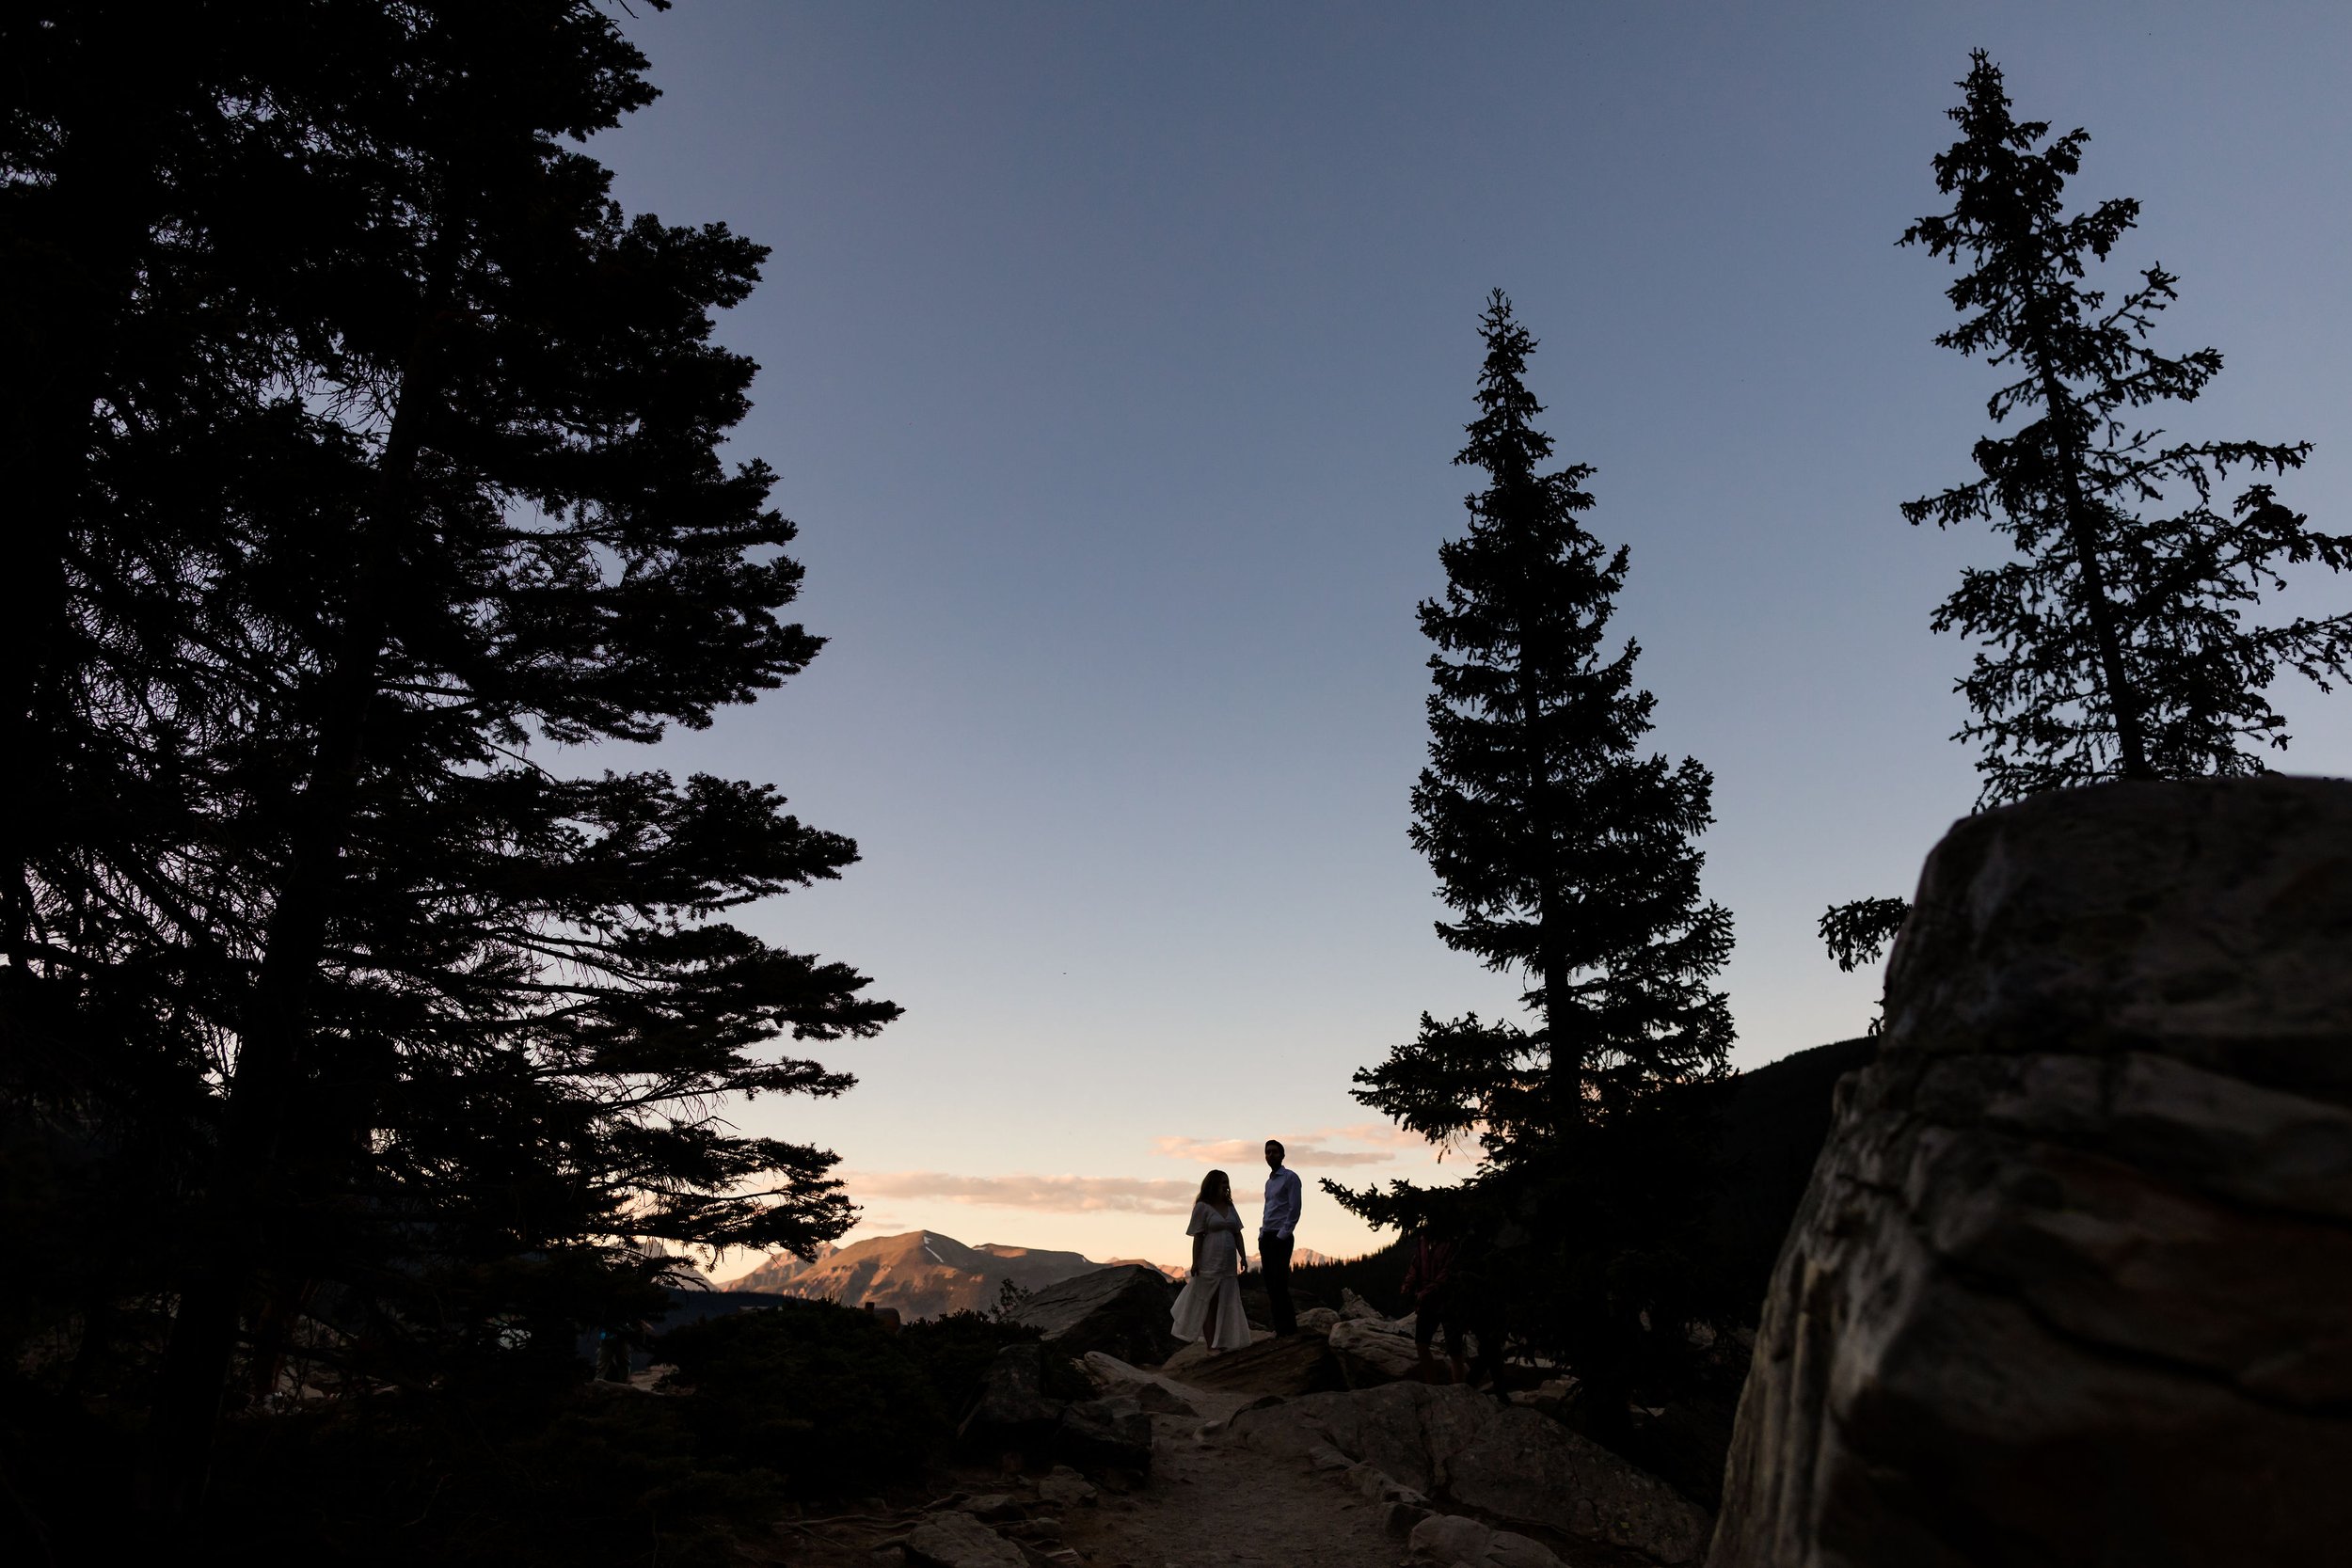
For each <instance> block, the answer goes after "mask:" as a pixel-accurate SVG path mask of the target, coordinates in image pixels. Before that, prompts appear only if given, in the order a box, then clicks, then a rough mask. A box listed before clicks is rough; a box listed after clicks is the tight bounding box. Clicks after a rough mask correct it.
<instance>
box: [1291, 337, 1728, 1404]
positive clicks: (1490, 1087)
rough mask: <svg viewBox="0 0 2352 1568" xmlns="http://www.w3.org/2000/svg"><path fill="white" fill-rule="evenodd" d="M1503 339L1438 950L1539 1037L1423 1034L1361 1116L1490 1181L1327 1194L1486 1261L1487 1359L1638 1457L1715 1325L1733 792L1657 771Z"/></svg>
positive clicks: (1471, 457)
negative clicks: (1710, 1273)
mask: <svg viewBox="0 0 2352 1568" xmlns="http://www.w3.org/2000/svg"><path fill="white" fill-rule="evenodd" d="M1480 330H1481V336H1482V337H1483V338H1484V340H1485V342H1486V363H1485V365H1484V367H1483V369H1482V371H1481V372H1480V375H1479V383H1478V408H1479V415H1478V418H1477V419H1476V420H1473V421H1472V422H1471V423H1470V426H1469V436H1470V439H1469V441H1468V443H1467V444H1466V445H1465V446H1464V447H1463V449H1462V451H1461V452H1460V454H1459V455H1458V456H1457V457H1456V458H1455V459H1454V461H1455V462H1456V463H1459V464H1462V465H1464V466H1466V467H1477V468H1480V469H1483V470H1484V471H1485V473H1486V486H1485V488H1483V489H1482V490H1480V491H1479V492H1478V493H1476V494H1475V495H1472V496H1470V497H1469V498H1468V499H1467V502H1466V504H1467V506H1468V508H1469V511H1470V527H1469V530H1468V531H1467V532H1466V533H1465V534H1464V535H1463V536H1462V537H1460V538H1457V539H1453V540H1449V541H1448V542H1447V543H1446V544H1444V545H1443V546H1440V548H1439V557H1440V559H1441V560H1442V561H1443V562H1444V564H1445V569H1446V590H1445V593H1444V594H1443V596H1442V597H1439V598H1437V599H1432V600H1430V601H1428V602H1426V603H1424V604H1422V606H1421V610H1420V613H1421V625H1422V632H1423V633H1424V634H1425V635H1426V636H1427V637H1428V638H1429V640H1430V641H1432V642H1433V643H1435V644H1436V645H1437V651H1436V652H1435V653H1434V654H1432V655H1431V657H1430V659H1429V668H1430V673H1431V677H1432V684H1433V687H1434V689H1433V690H1432V692H1431V694H1430V697H1429V732H1430V741H1429V766H1428V767H1427V768H1425V769H1423V770H1422V775H1421V779H1420V782H1419V784H1417V785H1416V787H1415V789H1414V791H1413V828H1412V840H1413V844H1414V846H1415V847H1417V848H1419V849H1420V850H1421V851H1422V853H1423V854H1424V855H1426V856H1427V857H1428V858H1429V863H1430V865H1431V867H1432V869H1434V870H1435V871H1436V872H1437V873H1438V880H1439V883H1440V888H1439V895H1440V896H1441V897H1442V898H1443V899H1444V900H1445V902H1446V903H1447V905H1448V906H1449V907H1451V908H1452V909H1453V910H1454V912H1455V918H1454V919H1453V920H1451V921H1445V922H1440V923H1439V924H1438V937H1439V938H1440V939H1441V940H1442V941H1444V942H1445V943H1446V944H1447V945H1448V946H1450V947H1453V948H1454V949H1456V950H1458V951H1462V952H1468V953H1474V954H1476V955H1477V956H1478V957H1479V958H1482V959H1483V960H1485V962H1486V965H1487V966H1488V967H1489V968H1491V969H1495V970H1499V971H1502V972H1504V973H1511V974H1523V975H1524V976H1525V977H1526V979H1527V982H1528V989H1527V990H1526V991H1525V992H1524V994H1523V996H1522V999H1521V1000H1522V1003H1523V1005H1524V1006H1526V1008H1527V1009H1528V1011H1529V1012H1530V1013H1531V1014H1532V1015H1533V1022H1532V1023H1531V1024H1523V1023H1519V1022H1514V1021H1511V1020H1507V1019H1497V1020H1491V1021H1489V1020H1485V1019H1481V1018H1479V1017H1478V1016H1477V1015H1475V1014H1472V1015H1469V1016H1466V1017H1463V1018H1457V1019H1453V1020H1450V1021H1447V1022H1438V1020H1436V1019H1434V1018H1432V1017H1430V1016H1429V1015H1427V1014H1423V1015H1422V1020H1421V1031H1420V1034H1419V1036H1418V1037H1417V1038H1415V1039H1414V1040H1412V1041H1411V1042H1410V1043H1408V1044H1405V1045H1401V1046H1399V1047H1397V1048H1395V1049H1394V1050H1393V1051H1391V1053H1390V1055H1389V1058H1388V1060H1386V1061H1385V1062H1382V1063H1380V1064H1379V1065H1378V1066H1376V1067H1372V1068H1368V1069H1364V1070H1363V1071H1360V1072H1359V1073H1358V1074H1357V1075H1356V1080H1357V1084H1358V1085H1359V1086H1358V1088H1357V1090H1356V1098H1357V1099H1358V1100H1359V1101H1362V1102H1363V1103H1364V1104H1366V1105H1369V1106H1371V1107H1373V1108H1374V1109H1375V1110H1377V1111H1379V1112H1381V1113H1382V1114H1383V1115H1385V1116H1387V1117H1391V1119H1393V1120H1395V1121H1398V1122H1400V1123H1402V1124H1403V1125H1405V1126H1406V1127H1408V1128H1411V1129H1412V1130H1413V1131H1415V1132H1421V1133H1422V1134H1423V1135H1425V1136H1427V1137H1429V1138H1431V1139H1433V1140H1438V1141H1440V1142H1453V1141H1455V1140H1459V1139H1464V1138H1474V1139H1475V1140H1476V1141H1477V1144H1478V1147H1479V1148H1480V1151H1481V1153H1482V1155H1483V1159H1482V1161H1481V1164H1480V1168H1479V1170H1478V1171H1477V1173H1476V1174H1475V1175H1474V1176H1473V1178H1472V1179H1471V1180H1470V1181H1469V1182H1468V1183H1466V1184H1465V1185H1464V1186H1463V1187H1461V1188H1456V1189H1452V1190H1429V1191H1419V1190H1416V1189H1415V1188H1414V1187H1412V1186H1411V1185H1410V1184H1409V1183H1406V1182H1403V1181H1398V1182H1393V1183H1391V1187H1390V1190H1388V1191H1387V1192H1381V1191H1378V1190H1376V1189H1372V1190H1365V1191H1361V1192H1349V1191H1346V1190H1345V1189H1343V1188H1340V1187H1337V1186H1335V1185H1333V1184H1331V1183H1329V1182H1327V1183H1326V1184H1325V1185H1326V1187H1327V1190H1329V1191H1330V1192H1331V1193H1332V1194H1333V1195H1334V1196H1337V1197H1338V1198H1339V1199H1340V1200H1341V1201H1342V1202H1343V1204H1345V1205H1346V1206H1347V1207H1349V1208H1350V1209H1352V1210H1354V1211H1355V1212H1358V1213H1359V1214H1361V1215H1363V1216H1364V1217H1365V1218H1367V1219H1369V1220H1371V1221H1373V1222H1374V1223H1375V1224H1376V1225H1406V1226H1409V1225H1416V1224H1425V1223H1426V1224H1435V1225H1437V1226H1438V1227H1439V1228H1440V1229H1441V1230H1444V1231H1447V1232H1450V1233H1451V1234H1453V1235H1454V1236H1456V1237H1457V1238H1460V1239H1462V1240H1463V1241H1464V1242H1465V1243H1466V1249H1467V1251H1466V1260H1465V1262H1464V1264H1463V1265H1462V1267H1463V1269H1464V1271H1465V1272H1466V1273H1467V1274H1468V1275H1470V1281H1471V1282H1470V1284H1469V1285H1468V1286H1466V1287H1465V1291H1466V1296H1467V1297H1474V1298H1476V1299H1479V1300H1481V1301H1483V1302H1484V1303H1486V1307H1487V1310H1488V1311H1489V1312H1490V1313H1491V1316H1489V1317H1488V1318H1487V1319H1486V1321H1485V1322H1483V1323H1481V1324H1480V1325H1479V1328H1478V1332H1479V1333H1480V1335H1481V1336H1482V1338H1485V1339H1486V1340H1487V1341H1488V1342H1489V1343H1492V1342H1495V1341H1496V1340H1498V1339H1499V1338H1500V1337H1501V1336H1502V1334H1504V1333H1506V1332H1508V1333H1510V1334H1513V1335H1516V1336H1518V1337H1519V1338H1522V1339H1523V1340H1525V1341H1528V1342H1530V1343H1532V1344H1534V1346H1536V1347H1538V1348H1539V1349H1540V1350H1542V1351H1543V1352H1545V1353H1547V1354H1551V1355H1553V1356H1555V1357H1557V1358H1559V1359H1560V1360H1562V1361H1563V1362H1565V1364H1567V1365H1569V1366H1571V1367H1573V1368H1574V1369H1575V1370H1576V1371H1577V1373H1578V1375H1579V1376H1580V1377H1581V1378H1582V1379H1583V1381H1584V1385H1585V1386H1586V1388H1587V1390H1588V1392H1589V1395H1590V1401H1589V1403H1590V1409H1591V1412H1592V1418H1593V1422H1594V1429H1595V1431H1596V1433H1598V1434H1601V1435H1611V1434H1621V1433H1623V1432H1624V1431H1625V1430H1626V1423H1627V1420H1628V1419H1629V1404H1630V1402H1631V1398H1632V1395H1633V1392H1634V1389H1635V1387H1636V1386H1637V1384H1639V1383H1641V1382H1643V1381H1645V1380H1656V1379H1660V1378H1664V1377H1672V1376H1677V1375H1679V1370H1680V1368H1679V1363H1680V1360H1681V1359H1682V1358H1684V1357H1686V1356H1687V1351H1688V1344H1687V1339H1686V1338H1685V1337H1684V1326H1685V1324H1686V1323H1688V1322H1689V1321H1691V1319H1692V1317H1694V1316H1697V1315H1702V1314H1703V1313H1705V1312H1706V1311H1707V1306H1706V1300H1707V1294H1708V1291H1707V1288H1706V1284H1705V1276H1706V1274H1707V1270H1706V1266H1705V1263H1704V1260H1703V1257H1702V1253H1703V1247H1702V1245H1701V1244H1700V1242H1699V1238H1698V1236H1697V1227H1698V1226H1699V1225H1700V1223H1701V1216H1702V1213H1703V1206H1704V1201H1705V1192H1706V1187H1707V1182H1708V1180H1709V1178H1710V1176H1711V1173H1712V1164H1711V1154H1710V1148H1711V1139H1710V1134H1709V1129H1708V1122H1707V1115H1708V1109H1707V1107H1706V1105H1704V1104H1703V1103H1702V1102H1701V1101H1700V1100H1699V1099H1698V1098H1696V1097H1695V1096H1694V1095H1693V1094H1692V1093H1691V1092H1689V1091H1690V1090H1691V1089H1692V1088H1693V1087H1695V1086H1696V1085H1703V1084H1705V1083H1707V1082H1708V1081H1709V1080H1713V1079H1716V1078H1719V1077H1721V1076H1722V1074H1723V1072H1724V1060H1725V1057H1726V1055H1727V1053H1728V1052H1729V1050H1730V1047H1731V1040H1732V1028H1731V1016H1730V1010H1729V1008H1728V1006H1726V1004H1725V1001H1724V995H1723V993H1722V992H1721V991H1719V990H1714V989H1712V987H1711V985H1710V983H1709V982H1710V981H1711V980H1712V978H1713V977H1714V975H1715V974H1717V973H1718V972H1719V971H1720V970H1721V969H1722V967H1723V964H1724V960H1725V958H1727V957H1728V956H1729V954H1730V951H1731V941H1732V936H1731V917H1730V915H1729V914H1728V913H1727V912H1726V911H1724V909H1723V908H1722V906H1720V905H1718V904H1713V903H1708V902H1706V901H1705V900H1703V898H1702V897H1701V895H1700V890H1699V870H1700V866H1701V863H1702V859H1701V856H1700V854H1699V851H1698V849H1697V848H1696V847H1695V846H1694V845H1693V843H1692V839H1693V838H1694V837H1695V836H1696V835H1697V834H1698V833H1699V832H1701V831H1702V830H1704V829H1705V828H1706V827H1707V825H1708V821H1709V820H1710V808H1709V795H1710V793H1711V790H1712V785H1713V781H1712V779H1711V778H1710V776H1709V775H1708V771H1707V769H1706V768H1702V767H1701V766H1700V765H1699V764H1698V763H1697V762H1695V761H1692V760H1691V759H1689V758H1685V759H1683V761H1682V762H1681V763H1679V764H1673V763H1669V762H1668V761H1667V759H1666V758H1665V757H1663V756H1661V755H1656V754H1652V755H1647V756H1645V755H1643V754H1642V752H1641V743H1642V739H1643V736H1645V735H1646V734H1647V733H1648V732H1649V729H1650V727H1651V717H1650V716H1651V713H1652V711H1653V710H1654V708H1655V707H1656V700H1655V699H1654V698H1653V697H1652V696H1651V695H1650V694H1649V693H1648V692H1646V691H1642V690H1639V689H1636V688H1635V687H1634V685H1633V665H1634V661H1635V660H1636V658H1638V657H1639V656H1640V649H1639V647H1638V646H1637V645H1636V644H1635V643H1633V642H1632V641H1630V640H1629V641H1627V642H1626V643H1625V645H1624V646H1623V647H1622V648H1620V649H1618V650H1616V651H1615V652H1614V653H1613V654H1612V653H1611V652H1610V651H1609V649H1608V647H1607V646H1606V644H1607V642H1608V632H1609V622H1610V617H1611V614H1612V611H1613V608H1614V605H1613V600H1614V598H1615V595H1616V593H1617V590H1618V589H1619V588H1620V587H1621V586H1623V584H1624V581H1625V577H1626V570H1627V560H1628V555H1627V551H1626V549H1625V547H1624V546H1618V547H1617V548H1616V549H1615V550H1610V549H1608V548H1606V547H1605V546H1602V544H1601V543H1600V542H1599V541H1598V540H1597V539H1596V538H1595V537H1594V536H1593V535H1592V533H1591V532H1590V531H1587V530H1586V529H1585V527H1584V525H1583V522H1582V520H1581V514H1583V513H1584V512H1586V511H1588V510H1589V509H1590V508H1591V507H1592V505H1593V498H1592V497H1591V495H1590V494H1588V493H1587V492H1586V491H1585V489H1584V483H1585V482H1586V481H1587V480H1588V479H1589V478H1590V477H1591V474H1592V469H1591V468H1589V467H1586V466H1584V465H1581V464H1577V465H1571V466H1569V467H1562V468H1557V469H1553V470H1550V471H1549V472H1547V471H1545V469H1544V467H1543V466H1544V464H1545V463H1546V462H1547V461H1548V460H1549V458H1550V456H1551V452H1552V444H1551V439H1550V437H1549V436H1546V435H1545V434H1544V433H1543V432H1542V431H1540V430H1538V429H1537V428H1536V427H1535V423H1534V421H1535V419H1536V417H1537V416H1538V415H1540V414H1541V413H1542V412H1543V408H1542V405H1541V404H1538V403H1537V402H1536V401H1535V399H1534V394H1532V393H1531V392H1529V390H1528V389H1527V384H1526V372H1527V358H1528V356H1529V355H1530V354H1531V353H1532V352H1534V347H1535V340H1534V337H1533V336H1531V335H1530V334H1529V333H1528V331H1527V329H1526V328H1525V327H1523V326H1521V325H1518V322H1516V321H1515V320H1514V319H1513V318H1512V313H1511V306H1510V302H1509V300H1507V299H1505V298H1504V297H1503V295H1502V293H1500V292H1499V291H1498V292H1497V293H1495V294H1494V295H1493V296H1492V297H1491V298H1490V300H1489V301H1488V304H1487V308H1486V312H1485V314H1484V316H1483V318H1482V320H1481V327H1480ZM1677 1090H1679V1091H1682V1092H1677Z"/></svg>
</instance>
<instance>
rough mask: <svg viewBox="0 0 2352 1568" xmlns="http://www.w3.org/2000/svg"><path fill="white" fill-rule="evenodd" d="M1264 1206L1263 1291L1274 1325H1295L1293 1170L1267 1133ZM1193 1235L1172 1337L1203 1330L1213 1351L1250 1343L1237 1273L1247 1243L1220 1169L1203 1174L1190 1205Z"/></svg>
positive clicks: (1288, 1330) (1286, 1329)
mask: <svg viewBox="0 0 2352 1568" xmlns="http://www.w3.org/2000/svg"><path fill="white" fill-rule="evenodd" d="M1265 1163H1266V1179H1265V1213H1264V1215H1263V1217H1262V1218H1261V1219H1260V1220H1259V1222H1258V1268H1259V1272H1260V1273H1261V1274H1263V1275H1264V1276H1265V1293H1266V1296H1267V1298H1268V1300H1269V1301H1270V1302H1271V1303H1272V1305H1273V1308H1274V1332H1275V1333H1277V1334H1295V1333H1297V1332H1298V1315H1297V1314H1296V1313H1295V1312H1294V1311H1292V1310H1291V1232H1292V1231H1293V1230H1294V1229H1295V1228H1296V1227H1297V1225H1298V1198H1299V1191H1298V1173H1297V1172H1296V1171H1294V1170H1290V1169H1287V1168H1285V1167H1284V1165H1283V1164H1282V1146H1281V1145H1280V1144H1279V1143H1278V1142H1276V1141H1275V1140H1274V1139H1272V1138H1268V1139H1267V1140H1266V1145H1265ZM1184 1234H1185V1235H1187V1236H1190V1237H1191V1238H1192V1273H1191V1274H1190V1275H1186V1276H1185V1279H1184V1291H1183V1293H1182V1294H1180V1295H1178V1296H1177V1298H1176V1338H1179V1339H1198V1338H1202V1337H1203V1336H1204V1335H1205V1336H1206V1337H1207V1338H1208V1341H1209V1349H1210V1350H1212V1351H1226V1350H1247V1349H1248V1346H1249V1318H1248V1314H1247V1313H1245V1312H1244V1311H1242V1309H1241V1276H1242V1274H1243V1272H1244V1271H1245V1270H1247V1269H1248V1267H1249V1249H1248V1247H1247V1246H1245V1245H1244V1244H1243V1243H1242V1236H1243V1230H1242V1225H1241V1215H1240V1214H1238V1213H1236V1212H1234V1210H1233V1183H1232V1179H1231V1178H1230V1177H1228V1176H1227V1175H1226V1174H1225V1173H1224V1172H1223V1171H1221V1170H1213V1171H1211V1172H1209V1174H1208V1175H1207V1176H1205V1177H1203V1178H1202V1179H1201V1181H1200V1198H1199V1199H1198V1200H1197V1201H1195V1202H1194V1204H1193V1206H1192V1223H1191V1224H1190V1225H1187V1226H1186V1227H1184Z"/></svg>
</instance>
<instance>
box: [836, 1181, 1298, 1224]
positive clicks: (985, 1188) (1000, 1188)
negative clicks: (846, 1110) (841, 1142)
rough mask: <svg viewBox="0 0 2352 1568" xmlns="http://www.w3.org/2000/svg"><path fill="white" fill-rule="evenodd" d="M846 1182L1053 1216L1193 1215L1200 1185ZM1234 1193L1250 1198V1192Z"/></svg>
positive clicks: (894, 1193)
mask: <svg viewBox="0 0 2352 1568" xmlns="http://www.w3.org/2000/svg"><path fill="white" fill-rule="evenodd" d="M844 1180H846V1181H847V1182H848V1183H849V1188H850V1196H852V1197H854V1198H856V1199H858V1200H860V1201H861V1202H864V1201H867V1200H870V1199H874V1198H890V1199H894V1200H904V1199H908V1198H931V1199H936V1200H943V1201H946V1202H948V1203H962V1204H969V1205H972V1206H973V1207H976V1208H988V1209H1027V1210H1032V1211H1036V1212H1043V1213H1051V1214H1094V1213H1104V1212H1118V1213H1130V1214H1189V1213H1191V1212H1192V1200H1193V1196H1194V1195H1195V1194H1196V1193H1198V1192H1199V1191H1200V1183H1199V1182H1197V1181H1171V1180H1149V1179H1145V1178H1139V1177H1130V1176H957V1175H954V1174H952V1173H950V1172H947V1171H936V1170H883V1171H856V1172H851V1173H850V1174H849V1175H848V1176H847V1177H845V1178H844ZM1234 1196H1236V1197H1239V1198H1242V1199H1243V1200H1244V1201H1245V1202H1248V1201H1249V1197H1248V1195H1245V1194H1240V1193H1236V1194H1235V1195H1234ZM1258 1201H1263V1199H1259V1200H1258Z"/></svg>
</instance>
